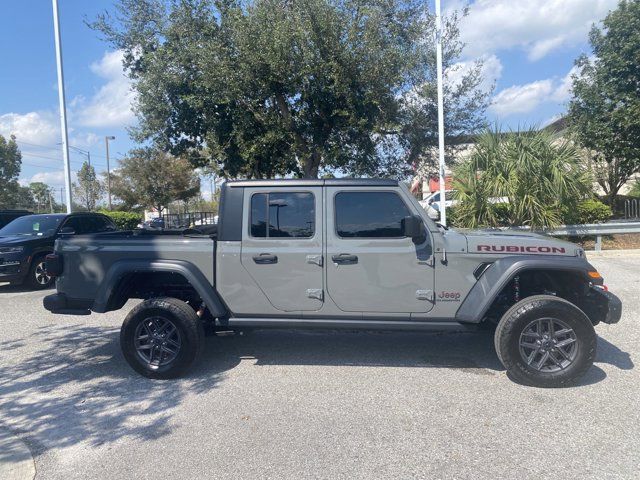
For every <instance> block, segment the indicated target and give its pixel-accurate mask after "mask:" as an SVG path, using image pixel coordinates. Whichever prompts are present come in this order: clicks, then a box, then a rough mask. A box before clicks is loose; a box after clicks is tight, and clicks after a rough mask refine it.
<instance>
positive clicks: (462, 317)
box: [456, 255, 595, 323]
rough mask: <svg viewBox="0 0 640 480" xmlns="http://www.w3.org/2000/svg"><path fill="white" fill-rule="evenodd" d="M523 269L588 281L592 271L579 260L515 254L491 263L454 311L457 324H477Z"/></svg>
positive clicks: (589, 266) (584, 261) (583, 259)
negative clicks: (548, 272) (572, 275)
mask: <svg viewBox="0 0 640 480" xmlns="http://www.w3.org/2000/svg"><path fill="white" fill-rule="evenodd" d="M524 270H554V271H557V272H561V271H565V272H572V273H579V274H581V275H583V276H584V277H585V281H589V277H588V275H587V272H588V271H590V270H595V268H594V267H593V266H592V265H591V264H590V263H589V262H587V260H586V259H585V258H581V257H562V256H549V255H545V256H541V255H527V256H523V255H514V256H510V257H504V258H501V259H499V260H496V261H495V262H494V263H492V264H491V266H490V267H489V268H487V270H486V271H485V272H484V273H483V274H482V276H481V277H480V278H479V279H478V281H477V282H476V284H475V285H474V286H473V287H472V288H471V290H470V291H469V294H468V295H467V297H466V298H465V299H464V301H463V302H462V304H461V305H460V307H459V308H458V311H457V312H456V321H458V322H461V323H480V322H481V321H482V319H483V318H484V315H485V314H486V313H487V311H488V310H489V308H490V307H491V304H492V303H493V301H494V300H495V299H496V297H497V296H498V294H499V293H500V292H501V291H502V289H503V288H504V287H505V286H507V284H508V283H509V282H510V281H511V279H512V278H513V277H515V276H516V275H517V274H518V273H520V272H522V271H524Z"/></svg>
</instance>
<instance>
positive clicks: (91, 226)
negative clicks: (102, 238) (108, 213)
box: [84, 216, 116, 233]
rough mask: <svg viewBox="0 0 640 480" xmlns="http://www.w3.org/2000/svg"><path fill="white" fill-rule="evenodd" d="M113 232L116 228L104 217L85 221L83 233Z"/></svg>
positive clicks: (90, 218) (89, 218)
mask: <svg viewBox="0 0 640 480" xmlns="http://www.w3.org/2000/svg"><path fill="white" fill-rule="evenodd" d="M114 230H116V226H115V225H114V223H113V222H112V221H111V220H110V219H108V218H106V217H98V216H96V217H88V218H87V219H86V220H85V227H84V231H85V233H100V232H112V231H114Z"/></svg>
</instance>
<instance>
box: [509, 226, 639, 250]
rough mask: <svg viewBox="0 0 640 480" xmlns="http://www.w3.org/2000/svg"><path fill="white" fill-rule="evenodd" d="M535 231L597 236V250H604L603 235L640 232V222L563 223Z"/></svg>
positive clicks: (560, 234) (546, 233)
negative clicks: (555, 226)
mask: <svg viewBox="0 0 640 480" xmlns="http://www.w3.org/2000/svg"><path fill="white" fill-rule="evenodd" d="M507 230H512V231H513V230H515V231H521V232H522V231H525V232H530V231H531V229H530V228H529V227H511V228H508V229H507ZM534 232H535V233H541V234H543V235H550V236H552V237H586V236H590V237H596V245H595V251H596V252H599V251H601V250H602V236H603V235H620V234H623V233H640V222H610V223H586V224H584V225H561V226H559V227H557V228H549V229H545V230H534Z"/></svg>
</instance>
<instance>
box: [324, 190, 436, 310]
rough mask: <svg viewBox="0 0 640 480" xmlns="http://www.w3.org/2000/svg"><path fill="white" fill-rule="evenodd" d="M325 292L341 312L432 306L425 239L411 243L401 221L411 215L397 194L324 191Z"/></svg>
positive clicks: (413, 212)
mask: <svg viewBox="0 0 640 480" xmlns="http://www.w3.org/2000/svg"><path fill="white" fill-rule="evenodd" d="M325 194H326V208H327V232H326V233H327V246H326V257H327V267H326V268H327V293H328V295H329V296H330V297H331V299H332V300H333V301H334V302H335V303H336V305H337V306H338V308H340V309H341V310H343V311H345V312H384V313H425V312H428V311H429V310H431V308H432V307H433V289H434V268H433V256H432V245H431V240H430V235H429V234H428V232H427V231H426V229H425V237H424V241H421V242H418V244H415V243H414V242H413V240H412V239H411V238H408V237H404V236H403V234H402V223H401V222H402V219H403V218H405V217H407V216H410V215H417V214H418V212H417V211H416V209H415V207H414V206H413V205H412V204H411V203H409V202H407V201H405V199H403V198H402V196H401V195H400V193H399V192H398V191H397V190H393V189H385V188H384V187H380V188H375V189H374V188H372V189H371V190H367V191H363V190H361V189H359V190H357V191H345V190H342V189H339V188H327V190H326V193H325Z"/></svg>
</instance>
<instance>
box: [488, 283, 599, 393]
mask: <svg viewBox="0 0 640 480" xmlns="http://www.w3.org/2000/svg"><path fill="white" fill-rule="evenodd" d="M542 318H555V319H559V320H561V321H562V322H564V323H565V324H566V325H568V326H569V327H570V328H571V329H573V331H574V332H575V337H576V341H575V343H576V347H575V348H577V351H576V352H575V358H574V359H573V361H572V362H571V364H570V365H568V366H566V368H564V369H562V370H560V371H556V372H545V371H538V370H536V368H533V367H532V366H530V365H528V364H527V362H526V361H525V359H524V358H523V356H522V355H521V353H520V339H521V334H522V332H523V331H524V329H526V328H527V326H528V325H530V323H531V322H532V321H534V320H537V319H542ZM494 342H495V347H496V353H497V354H498V358H499V359H500V361H501V362H502V364H503V365H504V367H505V368H506V369H507V374H508V375H509V377H510V378H511V379H512V380H514V381H516V382H518V383H521V384H524V385H531V386H536V387H545V388H553V387H566V386H570V385H572V384H574V383H575V382H576V381H577V380H578V379H580V378H581V377H582V376H583V375H584V374H585V373H586V372H587V370H589V368H591V365H592V364H593V361H594V359H595V356H596V343H597V336H596V332H595V330H594V328H593V324H592V323H591V321H590V320H589V318H588V317H587V316H586V315H585V313H584V312H583V311H582V310H580V309H579V308H578V307H576V306H575V305H574V304H572V303H571V302H568V301H567V300H564V299H562V298H559V297H554V296H552V295H536V296H532V297H527V298H525V299H523V300H521V301H520V302H518V303H516V304H515V305H513V306H512V307H511V308H510V309H509V310H507V312H506V313H505V314H504V315H503V316H502V318H501V319H500V322H499V323H498V327H497V328H496V332H495V336H494Z"/></svg>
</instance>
